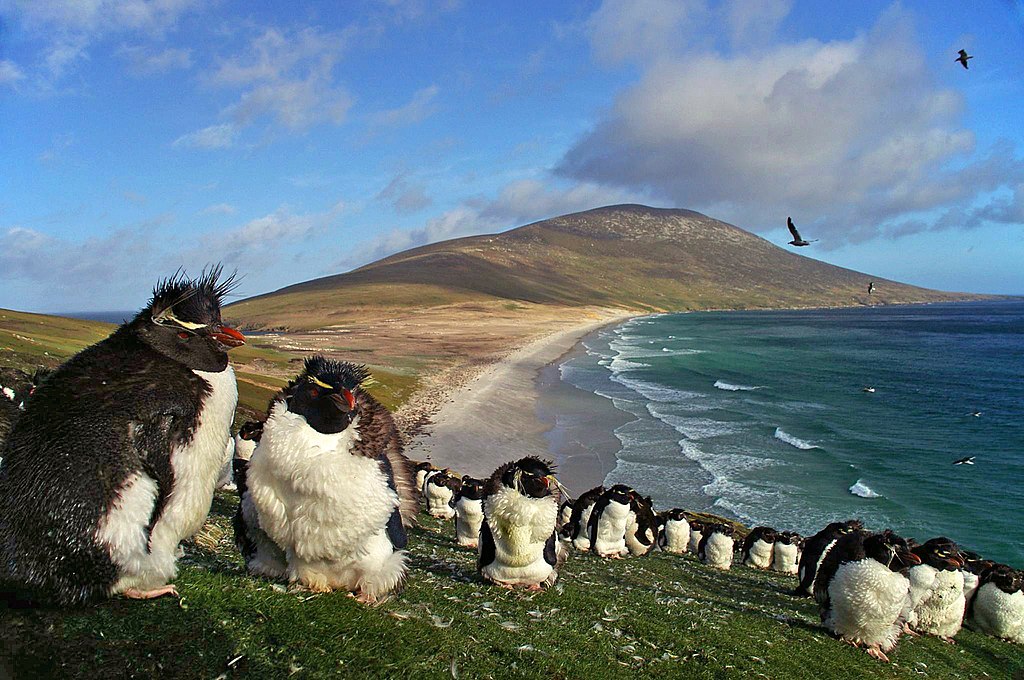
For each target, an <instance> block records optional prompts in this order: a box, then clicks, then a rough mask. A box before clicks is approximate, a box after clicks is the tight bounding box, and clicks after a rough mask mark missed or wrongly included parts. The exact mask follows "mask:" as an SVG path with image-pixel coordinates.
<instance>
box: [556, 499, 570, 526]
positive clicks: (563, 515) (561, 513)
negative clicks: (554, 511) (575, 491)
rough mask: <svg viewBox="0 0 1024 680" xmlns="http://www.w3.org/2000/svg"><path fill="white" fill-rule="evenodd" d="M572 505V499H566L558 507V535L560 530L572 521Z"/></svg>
mask: <svg viewBox="0 0 1024 680" xmlns="http://www.w3.org/2000/svg"><path fill="white" fill-rule="evenodd" d="M572 504H573V501H572V499H571V498H566V499H565V500H564V501H562V504H561V505H560V506H558V531H559V532H560V533H561V531H562V529H563V528H565V526H566V525H568V524H569V520H571V519H572Z"/></svg>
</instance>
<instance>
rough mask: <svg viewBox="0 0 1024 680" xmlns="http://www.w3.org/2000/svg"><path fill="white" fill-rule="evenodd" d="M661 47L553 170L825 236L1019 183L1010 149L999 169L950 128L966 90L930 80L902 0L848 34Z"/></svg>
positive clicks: (853, 234) (966, 134)
mask: <svg viewBox="0 0 1024 680" xmlns="http://www.w3.org/2000/svg"><path fill="white" fill-rule="evenodd" d="M610 4H613V5H614V6H615V7H616V8H617V9H619V10H621V6H620V5H619V3H606V5H605V6H603V7H602V8H601V10H599V11H598V13H597V14H596V15H595V21H596V18H600V17H601V16H602V12H604V11H605V10H606V8H607V7H608V6H609V5H610ZM645 17H646V15H645V14H641V18H645ZM620 19H621V17H620ZM624 21H625V25H626V26H629V25H631V24H630V22H629V21H628V20H624ZM745 21H746V20H745V19H744V21H737V23H736V24H735V25H734V26H733V27H732V29H733V30H734V31H735V30H737V27H742V26H743V25H744V22H745ZM633 23H634V24H635V23H637V22H636V21H634V22H633ZM641 25H645V24H643V23H642V22H641ZM741 32H742V31H741ZM596 35H598V34H595V36H596ZM596 39H597V38H596V37H595V40H596ZM634 40H635V41H642V40H644V36H643V33H642V31H640V32H636V37H635V38H634ZM629 44H630V43H627V44H625V45H623V46H622V49H623V50H627V49H629ZM653 44H655V45H657V42H656V41H653ZM637 49H640V48H639V47H638V48H637ZM659 49H662V50H663V52H662V53H660V54H652V55H649V56H650V57H651V61H650V63H649V65H648V66H646V67H645V68H644V70H643V72H642V75H641V77H640V79H639V82H638V83H636V84H635V85H634V86H632V87H630V88H629V89H627V90H626V91H624V92H623V93H621V94H620V95H619V97H618V99H617V101H616V102H615V105H614V107H613V109H612V110H611V112H610V113H609V114H607V115H606V116H605V117H604V118H603V119H602V120H600V121H599V123H598V124H597V125H596V126H595V127H594V128H593V129H592V130H591V131H590V132H589V133H587V134H585V135H584V136H583V137H582V138H581V139H579V140H578V141H577V142H576V143H575V144H574V145H573V146H572V148H570V150H569V151H568V152H567V153H566V155H565V157H564V158H563V160H562V162H561V164H560V166H559V172H560V173H561V174H563V175H565V176H569V177H572V178H574V179H576V180H580V181H589V182H597V183H602V184H605V185H609V186H618V187H623V188H626V189H632V190H634V191H637V190H638V191H649V192H651V193H652V194H653V195H655V196H659V197H663V198H665V199H668V200H670V201H672V202H673V203H674V204H676V205H678V206H681V207H691V208H697V209H705V210H707V209H709V208H712V207H713V209H714V212H715V214H717V215H721V216H723V217H725V218H727V219H734V220H735V221H739V222H740V223H741V224H750V225H752V226H755V227H756V226H758V225H766V224H771V225H775V224H779V223H780V218H779V215H782V216H783V217H782V220H783V222H782V223H784V218H785V216H786V215H787V214H793V215H794V218H796V216H797V215H802V216H804V217H803V218H802V222H803V223H804V224H808V223H814V224H815V227H816V228H815V233H817V234H821V235H822V236H823V237H825V238H824V240H825V241H826V242H827V243H831V244H836V243H841V242H843V241H845V240H855V239H859V240H863V239H864V238H870V237H871V235H873V234H877V233H880V232H879V231H878V230H877V229H876V226H875V225H876V224H877V223H878V222H882V221H885V220H889V219H893V218H896V217H898V216H901V215H905V214H906V213H907V212H908V211H928V210H933V209H936V208H942V207H944V206H948V205H949V204H950V201H954V200H963V201H970V200H973V199H974V197H976V196H977V195H978V194H979V192H980V191H985V190H992V189H993V188H995V187H997V186H999V182H1004V183H1005V182H1014V181H1016V180H1018V179H1019V180H1024V174H1022V173H1024V165H1022V163H1021V162H1020V161H1019V160H1015V159H1014V158H1013V157H1012V154H1010V157H1009V159H1007V160H1005V162H1004V163H1002V164H1001V166H1000V170H1003V171H1006V172H1007V174H1005V175H1003V176H1002V177H996V176H995V175H993V174H991V173H988V174H986V172H984V170H985V168H986V167H988V166H986V165H984V164H981V165H978V164H977V163H972V162H971V158H972V155H973V153H974V144H975V141H974V136H973V134H972V133H971V132H970V131H968V130H965V129H963V128H962V127H960V126H959V125H958V122H959V120H960V116H961V112H962V108H963V102H962V99H961V97H960V96H959V95H958V94H956V93H955V92H952V91H950V90H944V89H942V88H940V87H939V86H937V85H936V83H935V82H934V79H933V77H932V76H931V74H930V73H929V72H928V69H927V67H926V64H925V60H924V57H923V55H922V54H921V50H920V48H919V46H918V44H917V41H916V37H915V35H914V31H913V28H912V25H911V21H910V18H909V16H908V15H906V14H905V13H904V12H903V11H902V10H900V9H899V8H898V7H896V8H892V9H890V10H887V11H886V12H884V13H883V15H882V16H881V17H880V19H879V20H878V22H877V24H876V25H875V26H874V28H872V29H871V30H870V31H868V32H867V33H865V34H864V35H861V36H858V37H856V38H853V39H850V40H835V41H832V42H827V43H822V42H818V41H814V40H807V41H803V42H798V43H795V44H781V43H776V44H775V45H774V46H772V47H771V48H769V49H765V50H760V51H758V52H745V53H741V54H736V55H723V54H720V53H717V52H711V51H706V52H690V53H687V54H685V55H684V56H675V55H674V53H673V47H672V46H667V47H662V48H659ZM954 164H955V165H960V166H963V165H966V166H967V168H968V170H959V171H954V170H951V169H950V168H951V167H952V166H953V165H954ZM971 168H973V171H969V170H970V169H971ZM993 185H994V186H993ZM826 217H827V219H825V218H826ZM868 223H869V224H868Z"/></svg>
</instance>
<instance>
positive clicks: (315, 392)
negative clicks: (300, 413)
mask: <svg viewBox="0 0 1024 680" xmlns="http://www.w3.org/2000/svg"><path fill="white" fill-rule="evenodd" d="M309 396H311V397H313V398H314V399H316V398H317V397H319V396H320V390H318V389H317V388H315V387H314V388H313V389H311V390H310V391H309Z"/></svg>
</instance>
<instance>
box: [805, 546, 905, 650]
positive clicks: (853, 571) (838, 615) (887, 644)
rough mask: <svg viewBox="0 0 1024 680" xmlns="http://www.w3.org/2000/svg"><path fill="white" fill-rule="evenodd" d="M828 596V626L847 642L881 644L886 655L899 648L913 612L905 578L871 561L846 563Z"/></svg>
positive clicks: (829, 586) (834, 578) (830, 586)
mask: <svg viewBox="0 0 1024 680" xmlns="http://www.w3.org/2000/svg"><path fill="white" fill-rule="evenodd" d="M828 596H829V600H830V603H831V604H830V608H829V611H828V613H827V616H826V618H825V620H824V623H825V626H826V627H828V628H829V629H831V630H833V631H834V632H836V633H838V634H839V635H841V636H842V637H843V638H845V639H847V640H851V641H855V642H861V643H864V644H867V645H878V646H880V647H881V649H882V651H883V652H887V651H889V650H890V649H892V648H893V647H895V646H896V640H897V639H898V638H899V635H900V633H901V632H902V621H903V617H904V616H905V615H906V614H907V613H908V612H909V610H910V581H908V580H907V578H906V577H905V576H903V575H902V574H898V573H896V572H894V571H890V570H889V568H888V567H886V566H885V565H883V564H881V563H880V562H878V561H876V560H873V559H870V558H867V559H863V560H858V561H855V562H847V563H845V564H842V565H840V566H839V569H838V570H836V574H835V576H834V577H833V578H832V581H831V582H830V583H829V585H828Z"/></svg>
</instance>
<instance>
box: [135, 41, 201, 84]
mask: <svg viewBox="0 0 1024 680" xmlns="http://www.w3.org/2000/svg"><path fill="white" fill-rule="evenodd" d="M118 54H119V55H120V56H121V57H123V58H124V59H125V60H127V61H128V63H129V69H130V70H131V72H132V73H134V74H135V75H139V76H147V75H152V74H154V73H167V72H168V71H174V70H177V69H187V68H190V67H191V66H192V51H191V50H189V49H179V48H173V47H167V48H164V49H153V48H151V47H149V46H141V45H132V46H128V45H125V46H123V47H121V49H120V50H119V51H118Z"/></svg>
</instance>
